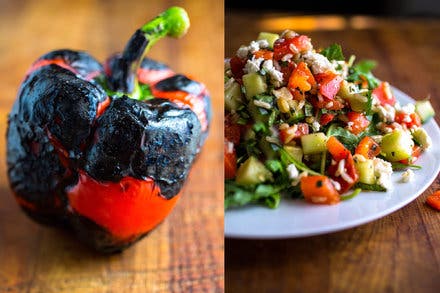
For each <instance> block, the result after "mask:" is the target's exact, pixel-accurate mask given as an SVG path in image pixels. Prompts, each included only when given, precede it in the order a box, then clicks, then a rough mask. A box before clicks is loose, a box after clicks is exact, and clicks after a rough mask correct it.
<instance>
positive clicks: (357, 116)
mask: <svg viewBox="0 0 440 293" xmlns="http://www.w3.org/2000/svg"><path fill="white" fill-rule="evenodd" d="M347 118H348V125H347V129H348V130H349V131H351V132H352V133H353V134H355V135H358V134H359V133H361V132H362V131H364V130H365V129H366V128H367V127H368V125H370V121H369V120H368V119H367V117H365V115H364V114H362V113H359V112H348V113H347Z"/></svg>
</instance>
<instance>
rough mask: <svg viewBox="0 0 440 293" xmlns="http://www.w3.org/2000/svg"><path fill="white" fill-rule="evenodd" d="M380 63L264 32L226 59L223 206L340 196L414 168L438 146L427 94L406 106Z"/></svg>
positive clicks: (407, 175)
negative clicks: (380, 72)
mask: <svg viewBox="0 0 440 293" xmlns="http://www.w3.org/2000/svg"><path fill="white" fill-rule="evenodd" d="M375 65H376V64H375V62H373V61H369V60H367V61H360V62H355V56H351V57H350V58H348V60H347V59H346V58H345V57H344V55H343V53H342V49H341V47H340V46H339V45H337V44H333V45H331V46H329V47H327V48H325V49H321V50H317V49H314V47H313V45H312V43H311V39H310V38H309V37H308V36H305V35H300V34H297V33H295V32H293V31H290V30H286V31H284V32H283V33H282V34H281V35H278V34H273V33H266V32H262V33H260V34H259V36H258V38H257V40H254V41H251V42H250V44H249V45H243V46H241V47H240V48H239V49H238V50H237V52H236V54H235V56H233V57H231V58H229V59H226V60H225V125H224V126H225V143H224V160H225V162H224V163H225V166H224V167H225V208H233V207H241V206H245V205H248V204H260V205H264V206H267V207H269V208H276V207H277V206H278V205H279V203H280V200H281V198H283V199H284V198H304V199H305V200H306V201H307V202H310V203H313V204H337V203H338V202H340V201H341V200H348V199H351V198H353V197H354V196H356V195H357V194H359V193H360V192H361V191H384V192H386V191H387V190H390V189H392V188H393V184H392V182H391V180H390V179H391V175H392V173H393V172H394V171H397V170H398V171H401V172H402V175H401V181H402V182H410V181H411V180H412V178H413V177H414V176H415V174H414V170H417V169H420V168H421V167H420V166H418V165H416V164H415V163H416V160H417V158H418V157H419V156H420V155H421V154H422V153H423V152H424V151H426V150H427V149H429V147H430V146H431V144H432V142H431V138H430V137H429V135H428V134H427V132H426V131H425V130H424V129H423V127H422V124H423V123H425V122H427V121H428V120H429V119H431V118H432V117H433V116H434V109H433V108H432V105H431V103H430V101H429V99H425V100H420V101H416V102H415V103H414V104H413V103H410V104H407V105H401V104H400V103H399V102H397V101H396V98H395V97H394V95H393V90H392V87H391V86H390V85H389V83H388V82H386V81H381V80H379V79H377V78H376V77H375V76H374V75H373V74H372V69H373V68H374V67H375Z"/></svg>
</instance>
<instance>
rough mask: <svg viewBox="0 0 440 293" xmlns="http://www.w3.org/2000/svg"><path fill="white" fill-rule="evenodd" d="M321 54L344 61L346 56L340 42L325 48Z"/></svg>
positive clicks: (329, 58)
mask: <svg viewBox="0 0 440 293" xmlns="http://www.w3.org/2000/svg"><path fill="white" fill-rule="evenodd" d="M320 54H321V55H324V56H325V57H327V59H328V60H330V61H332V60H338V61H344V60H345V57H344V54H343V53H342V48H341V46H340V45H338V44H333V45H330V46H328V47H327V48H325V49H324V50H322V51H321V52H320Z"/></svg>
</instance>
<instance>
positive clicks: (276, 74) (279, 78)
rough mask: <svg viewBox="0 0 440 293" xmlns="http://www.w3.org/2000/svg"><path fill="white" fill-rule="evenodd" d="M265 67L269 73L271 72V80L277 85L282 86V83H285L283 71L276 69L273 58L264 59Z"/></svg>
mask: <svg viewBox="0 0 440 293" xmlns="http://www.w3.org/2000/svg"><path fill="white" fill-rule="evenodd" d="M263 69H264V71H266V72H267V74H269V76H270V81H271V82H272V84H273V85H274V86H275V87H279V86H281V84H282V83H283V73H282V72H281V71H278V70H277V69H275V67H274V66H273V61H272V60H266V61H264V63H263Z"/></svg>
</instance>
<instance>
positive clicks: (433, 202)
mask: <svg viewBox="0 0 440 293" xmlns="http://www.w3.org/2000/svg"><path fill="white" fill-rule="evenodd" d="M426 203H427V204H428V205H429V206H431V207H432V208H433V209H436V210H437V211H440V190H437V191H436V192H434V193H433V194H431V195H430V196H428V197H427V198H426Z"/></svg>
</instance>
